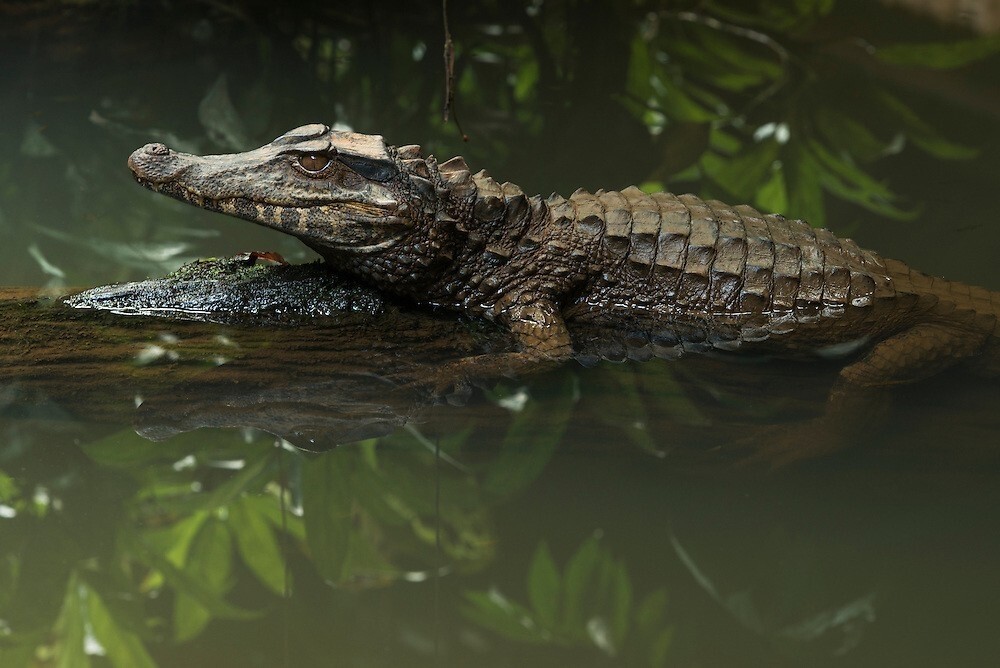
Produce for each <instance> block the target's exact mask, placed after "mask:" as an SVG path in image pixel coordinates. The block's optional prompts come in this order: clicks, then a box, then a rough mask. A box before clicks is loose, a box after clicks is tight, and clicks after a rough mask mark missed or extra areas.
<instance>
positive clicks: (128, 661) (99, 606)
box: [86, 587, 156, 668]
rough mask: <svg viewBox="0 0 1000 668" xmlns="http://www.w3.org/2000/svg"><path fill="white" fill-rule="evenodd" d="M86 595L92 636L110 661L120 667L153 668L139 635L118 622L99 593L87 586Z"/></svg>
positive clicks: (151, 660)
mask: <svg viewBox="0 0 1000 668" xmlns="http://www.w3.org/2000/svg"><path fill="white" fill-rule="evenodd" d="M86 597H87V612H88V616H89V618H90V626H91V628H92V629H93V631H94V637H95V638H96V639H97V641H98V642H99V643H101V647H103V648H104V651H105V652H107V656H108V658H109V659H110V660H111V663H113V664H114V665H115V666H121V667H122V668H145V667H147V666H148V667H149V668H155V666H156V663H155V662H154V661H153V658H152V657H151V656H150V655H149V653H148V652H147V651H146V646H145V645H144V644H143V642H142V640H141V639H140V638H139V636H137V635H136V634H135V633H133V632H131V631H129V630H128V629H127V628H126V627H124V626H123V625H122V624H119V623H118V621H117V620H116V619H115V618H114V616H113V615H112V614H111V612H110V610H108V608H107V606H106V605H105V604H104V601H103V600H102V599H101V597H100V595H99V594H98V593H97V592H96V591H94V590H93V589H91V588H89V587H88V588H87V594H86Z"/></svg>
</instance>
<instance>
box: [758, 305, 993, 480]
mask: <svg viewBox="0 0 1000 668" xmlns="http://www.w3.org/2000/svg"><path fill="white" fill-rule="evenodd" d="M985 340H986V339H985V336H984V335H981V334H977V333H975V332H971V331H968V330H964V329H960V328H957V327H954V326H950V325H946V324H941V323H920V324H917V325H914V326H912V327H910V328H908V329H906V330H903V331H902V332H899V333H897V334H894V335H892V336H890V337H888V338H886V339H884V340H882V341H880V342H878V343H877V344H875V345H874V346H873V347H872V348H871V350H869V351H868V352H867V354H865V355H864V356H863V357H861V359H859V360H857V361H855V362H852V363H851V364H848V365H847V366H845V367H844V368H843V369H841V371H840V374H839V376H838V377H837V380H836V381H835V382H834V384H833V387H832V388H831V390H830V393H829V395H828V398H827V402H826V407H825V410H824V411H823V413H822V414H821V415H820V416H818V417H817V418H814V419H812V420H809V421H807V422H804V423H799V424H797V425H789V426H785V427H783V428H776V429H775V430H773V431H772V433H770V434H767V433H765V434H764V435H761V436H760V437H759V438H758V439H757V440H758V443H760V440H761V439H764V440H765V443H763V444H762V445H759V446H758V448H757V452H756V453H755V455H754V456H753V458H752V459H754V460H757V461H764V462H767V463H769V464H770V465H771V466H782V465H785V464H790V463H792V462H795V461H798V460H803V459H809V458H813V457H817V456H821V455H824V454H828V453H830V452H833V451H836V450H839V449H841V448H844V447H846V446H849V445H851V444H852V442H853V441H856V440H858V439H860V438H861V437H862V436H863V435H864V434H866V433H867V432H868V430H869V429H870V428H872V427H875V426H877V425H878V422H879V418H880V417H881V415H882V414H883V413H884V412H885V410H886V409H887V408H888V404H889V399H890V396H889V390H890V388H891V387H893V386H897V385H905V384H909V383H913V382H916V381H919V380H923V379H924V378H927V377H929V376H932V375H934V374H936V373H939V372H941V371H943V370H945V369H947V368H949V367H951V366H954V365H955V364H957V363H959V362H961V361H963V360H966V359H968V357H969V356H971V355H974V354H976V353H977V352H978V351H979V350H980V349H981V348H982V347H983V344H984V343H985Z"/></svg>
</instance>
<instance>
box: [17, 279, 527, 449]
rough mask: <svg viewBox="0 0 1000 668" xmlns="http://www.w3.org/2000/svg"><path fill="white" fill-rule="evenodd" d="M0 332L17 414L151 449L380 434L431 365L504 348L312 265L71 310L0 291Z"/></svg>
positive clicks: (461, 324)
mask: <svg viewBox="0 0 1000 668" xmlns="http://www.w3.org/2000/svg"><path fill="white" fill-rule="evenodd" d="M164 315H167V316H169V317H162V316H164ZM0 323H2V324H0V368H2V369H3V376H4V378H3V381H4V385H6V386H7V387H8V388H12V389H13V391H15V392H16V393H17V402H18V404H21V405H27V404H29V403H32V402H44V401H52V402H55V403H56V404H58V405H59V406H60V407H62V408H64V409H66V410H68V411H70V412H71V413H72V414H75V415H79V416H84V417H86V418H87V419H89V420H98V421H109V422H115V423H119V424H120V423H122V422H125V423H129V422H132V421H134V422H135V423H136V424H137V428H138V429H139V430H140V431H141V432H142V433H144V434H145V435H147V436H150V437H151V438H163V437H167V436H169V435H171V434H173V433H177V432H180V431H187V430H189V429H194V428H197V427H201V426H253V427H259V428H261V429H264V430H265V431H269V432H271V433H274V434H277V435H280V436H283V437H286V438H288V440H290V441H292V442H293V443H295V444H296V445H300V446H302V447H306V448H308V447H310V446H316V447H321V444H320V440H321V439H322V440H323V441H324V442H326V443H327V444H328V443H331V442H346V441H351V440H356V439H357V438H361V437H366V436H370V435H378V434H382V433H386V432H387V431H390V430H391V429H393V428H394V427H395V426H397V425H399V424H401V423H402V422H404V421H405V420H406V419H407V418H408V417H410V416H411V415H412V414H413V412H414V411H417V410H419V408H420V407H421V406H422V405H424V404H426V403H427V402H428V400H429V398H430V397H429V393H428V392H427V391H426V390H425V388H424V383H425V381H428V379H429V378H431V377H432V376H433V371H434V370H435V369H436V368H437V367H438V366H440V365H441V364H442V363H443V362H444V361H446V360H452V359H456V358H461V357H466V356H470V355H476V354H479V353H482V352H485V351H488V350H491V349H494V348H495V347H497V346H501V347H502V346H504V345H508V344H509V342H507V340H506V337H505V335H504V334H503V333H502V332H500V331H499V330H496V329H493V328H491V327H489V326H486V325H483V324H481V323H470V322H468V321H464V320H462V319H458V318H455V317H454V316H447V317H439V316H437V315H435V314H433V313H429V312H426V311H421V310H417V309H407V308H405V307H402V308H401V307H400V306H398V305H395V304H391V303H388V302H385V301H384V300H383V299H382V298H381V297H379V296H378V295H375V294H372V293H370V292H367V291H366V290H365V289H364V288H361V287H359V286H357V285H355V284H352V283H350V282H348V281H346V280H345V279H342V278H340V277H338V276H336V275H334V274H329V273H327V272H326V271H325V270H323V269H322V268H321V267H320V266H318V265H306V266H304V267H298V268H293V267H284V266H266V265H248V264H246V263H245V262H243V261H241V260H239V259H234V260H219V261H211V262H201V263H195V264H194V265H189V266H188V267H185V268H184V269H182V270H181V271H179V272H177V273H175V274H173V275H171V276H168V277H166V278H163V279H158V280H153V281H145V282H142V283H132V284H127V285H122V286H110V287H103V288H95V289H93V290H89V291H86V292H84V293H81V294H79V295H74V296H71V297H69V298H62V297H51V296H38V295H37V291H33V290H25V289H0Z"/></svg>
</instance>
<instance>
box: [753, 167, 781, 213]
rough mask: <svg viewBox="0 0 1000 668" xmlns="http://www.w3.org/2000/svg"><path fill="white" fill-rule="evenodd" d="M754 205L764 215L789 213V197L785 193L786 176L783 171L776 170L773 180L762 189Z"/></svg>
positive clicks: (755, 198)
mask: <svg viewBox="0 0 1000 668" xmlns="http://www.w3.org/2000/svg"><path fill="white" fill-rule="evenodd" d="M754 204H755V205H756V206H757V208H758V209H760V210H761V211H763V212H764V213H783V212H785V211H788V195H787V193H786V192H785V175H784V172H783V170H780V169H776V170H774V171H773V172H772V173H771V178H770V179H768V180H767V182H766V183H765V184H764V185H762V186H761V187H760V189H759V190H758V191H757V196H756V197H754Z"/></svg>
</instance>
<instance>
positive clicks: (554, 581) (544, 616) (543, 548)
mask: <svg viewBox="0 0 1000 668" xmlns="http://www.w3.org/2000/svg"><path fill="white" fill-rule="evenodd" d="M559 580H560V577H559V569H558V568H556V564H555V561H554V560H553V559H552V553H551V552H550V551H549V548H548V546H547V545H546V544H545V543H540V544H539V545H538V549H536V550H535V557H534V558H533V559H532V560H531V568H530V569H529V570H528V600H529V601H530V602H531V607H532V609H533V610H534V612H535V615H537V617H538V621H539V622H541V624H542V625H543V626H547V627H552V626H555V623H556V615H557V614H558V612H559V597H560V591H559Z"/></svg>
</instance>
